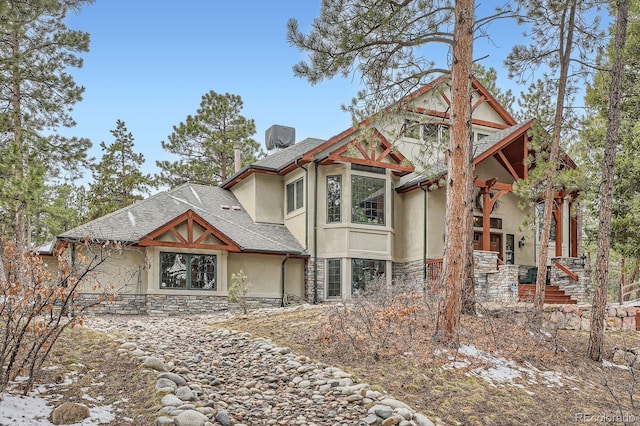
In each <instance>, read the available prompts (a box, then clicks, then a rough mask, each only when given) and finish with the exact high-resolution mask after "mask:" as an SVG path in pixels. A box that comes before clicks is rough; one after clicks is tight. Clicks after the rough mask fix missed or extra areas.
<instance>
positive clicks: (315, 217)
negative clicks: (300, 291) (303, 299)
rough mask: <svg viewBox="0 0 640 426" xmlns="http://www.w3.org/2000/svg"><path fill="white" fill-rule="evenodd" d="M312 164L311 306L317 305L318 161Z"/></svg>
mask: <svg viewBox="0 0 640 426" xmlns="http://www.w3.org/2000/svg"><path fill="white" fill-rule="evenodd" d="M313 164H314V166H315V167H314V172H315V173H314V181H315V182H314V189H313V304H314V305H315V304H317V303H318V160H315V161H314V162H313Z"/></svg>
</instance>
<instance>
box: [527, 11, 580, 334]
mask: <svg viewBox="0 0 640 426" xmlns="http://www.w3.org/2000/svg"><path fill="white" fill-rule="evenodd" d="M576 1H577V0H574V1H572V2H571V5H570V8H569V11H568V16H567V18H568V21H567V22H566V27H564V28H560V34H561V37H562V35H563V34H565V35H566V38H564V39H563V38H561V40H560V46H561V47H560V78H559V80H558V96H557V98H556V112H555V116H554V120H553V136H552V140H551V150H550V152H549V164H550V165H549V166H548V167H549V168H548V170H547V173H546V176H545V178H546V182H545V185H546V189H545V194H544V213H543V217H542V232H541V235H540V255H539V257H538V275H537V277H536V293H535V297H534V299H533V304H534V307H535V320H534V327H537V328H540V327H541V326H542V317H543V312H544V298H545V290H546V288H545V286H546V284H547V260H548V258H549V234H550V233H551V219H552V216H553V203H554V197H553V196H554V192H555V188H554V187H555V175H556V172H557V170H556V165H557V164H558V160H559V159H560V135H561V133H562V118H563V111H564V101H565V96H566V91H567V80H568V75H569V65H570V60H571V48H572V44H573V33H574V31H575V21H574V20H575V15H576ZM563 43H564V45H563ZM563 46H564V47H563ZM556 238H558V236H556Z"/></svg>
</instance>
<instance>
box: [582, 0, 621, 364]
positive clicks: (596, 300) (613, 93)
mask: <svg viewBox="0 0 640 426" xmlns="http://www.w3.org/2000/svg"><path fill="white" fill-rule="evenodd" d="M628 8H629V5H628V3H627V0H619V1H618V2H617V9H618V10H617V16H616V39H615V47H614V49H613V52H614V53H613V54H614V61H613V66H612V67H611V86H610V88H609V111H608V119H609V125H608V127H607V136H606V140H605V147H604V158H603V162H602V181H601V184H600V195H601V197H600V215H599V228H598V251H597V253H596V271H595V280H596V282H595V285H596V291H595V294H594V296H593V307H592V310H591V331H590V333H589V347H588V349H587V356H588V357H589V358H591V359H592V360H594V361H600V360H601V359H602V350H603V345H604V315H605V310H606V305H607V281H608V278H609V246H610V242H611V215H612V211H613V178H614V176H615V162H616V146H617V143H618V135H619V133H620V119H621V105H620V100H621V98H622V77H623V73H624V58H623V57H622V55H623V54H624V53H623V52H624V48H625V45H626V42H627V16H628V13H629V10H628Z"/></svg>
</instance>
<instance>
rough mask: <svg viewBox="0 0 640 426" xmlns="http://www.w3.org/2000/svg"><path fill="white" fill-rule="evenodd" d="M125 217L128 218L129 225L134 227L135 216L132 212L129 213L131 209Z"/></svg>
mask: <svg viewBox="0 0 640 426" xmlns="http://www.w3.org/2000/svg"><path fill="white" fill-rule="evenodd" d="M127 217H128V218H129V223H131V226H133V227H134V228H135V227H136V217H135V216H134V215H133V213H131V210H129V211H128V212H127Z"/></svg>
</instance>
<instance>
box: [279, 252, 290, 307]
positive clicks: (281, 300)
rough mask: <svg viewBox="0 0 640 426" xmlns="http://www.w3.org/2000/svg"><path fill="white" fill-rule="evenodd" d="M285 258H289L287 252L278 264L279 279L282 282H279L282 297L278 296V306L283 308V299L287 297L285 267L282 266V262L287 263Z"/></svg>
mask: <svg viewBox="0 0 640 426" xmlns="http://www.w3.org/2000/svg"><path fill="white" fill-rule="evenodd" d="M287 260H289V253H287V254H286V255H285V256H284V259H282V263H281V264H280V269H281V272H280V279H281V280H282V283H281V284H282V297H281V298H280V307H281V308H284V300H285V299H286V298H287V290H286V281H285V277H286V275H285V271H286V268H285V266H284V264H285V263H287Z"/></svg>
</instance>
